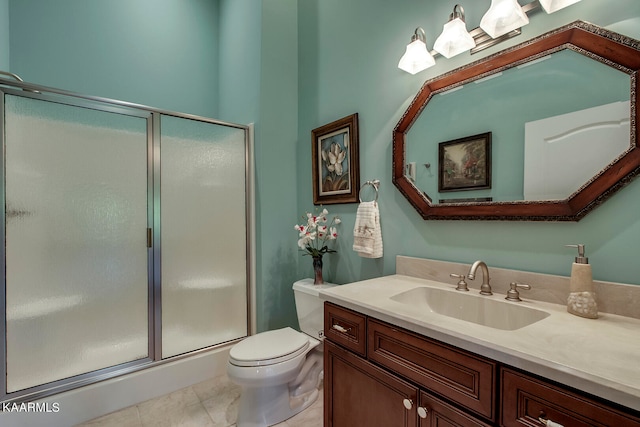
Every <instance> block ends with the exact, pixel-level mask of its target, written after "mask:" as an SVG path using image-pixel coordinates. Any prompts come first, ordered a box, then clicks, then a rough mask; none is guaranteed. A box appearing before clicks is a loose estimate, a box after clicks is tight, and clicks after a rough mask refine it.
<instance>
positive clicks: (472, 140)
mask: <svg viewBox="0 0 640 427" xmlns="http://www.w3.org/2000/svg"><path fill="white" fill-rule="evenodd" d="M483 188H491V132H487V133H482V134H479V135H473V136H468V137H465V138H460V139H454V140H453V141H446V142H441V143H439V144H438V191H440V192H447V191H460V190H480V189H483Z"/></svg>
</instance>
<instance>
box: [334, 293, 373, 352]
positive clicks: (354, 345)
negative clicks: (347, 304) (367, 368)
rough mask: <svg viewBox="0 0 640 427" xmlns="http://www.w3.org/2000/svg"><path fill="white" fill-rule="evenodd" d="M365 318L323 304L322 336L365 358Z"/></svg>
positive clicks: (353, 312)
mask: <svg viewBox="0 0 640 427" xmlns="http://www.w3.org/2000/svg"><path fill="white" fill-rule="evenodd" d="M366 326H367V324H366V317H365V316H364V315H362V314H360V313H356V312H355V311H351V310H348V309H346V308H343V307H339V306H337V305H334V304H331V303H330V302H325V303H324V335H325V336H326V337H327V338H328V339H329V340H331V341H333V342H334V343H336V344H340V345H341V346H343V347H345V348H348V349H349V350H351V351H353V352H355V353H357V354H359V355H361V356H362V357H365V356H366V350H367V347H366V346H367V343H366V338H367V335H366V333H367V330H366Z"/></svg>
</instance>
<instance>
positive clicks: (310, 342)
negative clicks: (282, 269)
mask: <svg viewBox="0 0 640 427" xmlns="http://www.w3.org/2000/svg"><path fill="white" fill-rule="evenodd" d="M333 286H335V285H332V284H323V285H314V284H313V280H312V279H304V280H300V281H297V282H295V283H294V284H293V293H294V296H295V304H296V312H297V314H298V322H299V323H300V330H301V331H302V332H298V331H296V330H295V329H292V328H289V327H286V328H282V329H276V330H272V331H266V332H261V333H259V334H256V335H252V336H250V337H247V338H245V339H244V340H242V341H240V342H239V343H237V344H236V345H234V346H233V347H232V348H231V350H230V351H229V361H228V363H227V374H228V376H229V379H230V380H231V381H233V382H234V383H236V384H238V385H240V386H241V387H242V392H241V394H240V403H239V406H238V420H237V427H266V426H271V425H274V424H278V423H280V422H282V421H284V420H286V419H288V418H291V417H292V416H294V415H296V414H297V413H299V412H301V411H303V410H304V409H306V408H308V407H309V406H310V405H311V404H312V403H313V402H314V401H315V400H316V399H317V398H318V394H319V393H320V391H319V387H320V384H321V383H322V378H323V359H322V339H323V335H324V333H323V327H324V324H323V314H324V312H323V306H322V300H321V299H320V297H319V296H318V294H319V290H320V289H327V288H330V287H333Z"/></svg>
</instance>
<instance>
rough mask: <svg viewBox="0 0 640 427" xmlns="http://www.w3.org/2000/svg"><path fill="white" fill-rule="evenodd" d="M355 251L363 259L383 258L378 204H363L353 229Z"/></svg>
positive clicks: (360, 206) (359, 208)
mask: <svg viewBox="0 0 640 427" xmlns="http://www.w3.org/2000/svg"><path fill="white" fill-rule="evenodd" d="M353 250H354V251H356V252H357V253H358V255H360V256H361V257H363V258H382V230H381V228H380V212H379V211H378V203H377V202H375V201H373V202H361V203H360V205H359V206H358V212H357V213H356V224H355V226H354V228H353Z"/></svg>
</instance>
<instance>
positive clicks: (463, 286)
mask: <svg viewBox="0 0 640 427" xmlns="http://www.w3.org/2000/svg"><path fill="white" fill-rule="evenodd" d="M449 276H451V277H454V278H456V279H460V280H459V281H458V286H456V291H464V292H468V291H469V287H468V286H467V282H466V281H465V279H466V278H467V276H465V275H464V274H455V273H451V274H449Z"/></svg>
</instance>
